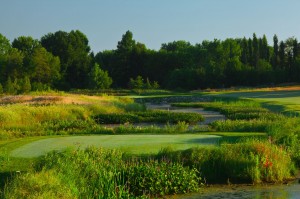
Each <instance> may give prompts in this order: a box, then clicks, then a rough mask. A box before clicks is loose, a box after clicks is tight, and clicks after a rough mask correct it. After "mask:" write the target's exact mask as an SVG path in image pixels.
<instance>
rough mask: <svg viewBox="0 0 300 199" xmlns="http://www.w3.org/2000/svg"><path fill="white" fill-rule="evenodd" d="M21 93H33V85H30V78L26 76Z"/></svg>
mask: <svg viewBox="0 0 300 199" xmlns="http://www.w3.org/2000/svg"><path fill="white" fill-rule="evenodd" d="M20 87H21V88H20V91H21V92H22V93H28V92H30V91H31V83H30V79H29V77H28V76H25V77H24V79H23V82H22V84H21V85H20Z"/></svg>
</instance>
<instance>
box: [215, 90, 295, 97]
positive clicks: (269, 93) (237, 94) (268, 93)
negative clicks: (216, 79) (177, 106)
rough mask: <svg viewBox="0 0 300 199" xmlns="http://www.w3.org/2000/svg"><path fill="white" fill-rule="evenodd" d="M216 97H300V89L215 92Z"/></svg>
mask: <svg viewBox="0 0 300 199" xmlns="http://www.w3.org/2000/svg"><path fill="white" fill-rule="evenodd" d="M213 96H215V97H234V98H244V97H245V98H287V97H300V91H252V92H233V93H220V94H214V95H213Z"/></svg>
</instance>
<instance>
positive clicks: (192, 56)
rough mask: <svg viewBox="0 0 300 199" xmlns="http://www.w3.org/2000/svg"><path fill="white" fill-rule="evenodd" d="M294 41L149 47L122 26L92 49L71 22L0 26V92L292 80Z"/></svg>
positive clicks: (296, 67) (296, 71) (296, 73)
mask: <svg viewBox="0 0 300 199" xmlns="http://www.w3.org/2000/svg"><path fill="white" fill-rule="evenodd" d="M299 48H300V45H299V43H298V41H297V39H296V38H294V37H291V38H288V39H286V40H285V41H279V39H278V37H277V36H276V35H274V37H273V44H272V45H269V43H268V41H267V38H266V36H265V35H263V36H262V37H257V35H256V34H255V33H254V34H253V36H252V37H251V38H245V37H244V38H236V39H232V38H229V39H225V40H223V41H221V40H218V39H215V40H213V41H208V40H204V41H202V43H197V44H195V45H192V44H191V43H189V42H187V41H183V40H180V41H173V42H169V43H163V44H162V45H161V48H160V49H159V50H151V49H148V48H147V47H146V45H145V44H143V43H140V42H137V41H135V40H134V39H133V34H132V32H130V31H127V32H126V33H125V34H124V35H123V36H122V38H121V40H120V41H119V42H118V43H117V48H116V49H114V50H105V51H102V52H98V53H97V54H96V55H95V54H94V53H93V52H92V51H91V49H90V46H89V41H88V38H87V37H86V35H85V34H83V33H82V32H80V31H79V30H76V31H71V32H64V31H57V32H55V33H48V34H46V35H44V36H43V37H42V38H41V39H40V40H37V39H34V38H32V37H30V36H21V37H18V38H16V39H14V40H13V41H12V42H11V43H10V41H9V40H8V39H7V38H6V37H5V36H3V35H2V34H0V92H6V93H11V94H16V93H24V92H28V91H30V90H47V89H58V90H70V89H107V88H109V87H113V88H143V89H151V88H154V89H156V88H159V87H162V88H167V89H179V88H180V89H187V90H190V89H199V88H201V89H203V88H221V87H231V86H257V85H262V84H268V85H272V84H278V83H286V82H299V80H300V56H299V54H300V52H299Z"/></svg>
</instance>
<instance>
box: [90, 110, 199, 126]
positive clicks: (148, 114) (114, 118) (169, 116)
mask: <svg viewBox="0 0 300 199" xmlns="http://www.w3.org/2000/svg"><path fill="white" fill-rule="evenodd" d="M94 119H95V121H96V122H97V123H99V124H124V123H142V122H155V123H167V122H169V123H177V122H179V121H181V122H187V123H190V124H194V123H197V122H200V121H203V120H204V118H203V116H202V115H200V114H198V113H174V112H169V111H145V112H133V113H120V114H116V113H112V114H98V115H96V116H95V117H94Z"/></svg>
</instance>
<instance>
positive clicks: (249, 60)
mask: <svg viewBox="0 0 300 199" xmlns="http://www.w3.org/2000/svg"><path fill="white" fill-rule="evenodd" d="M248 63H250V65H252V66H253V45H252V39H251V38H249V39H248Z"/></svg>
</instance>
